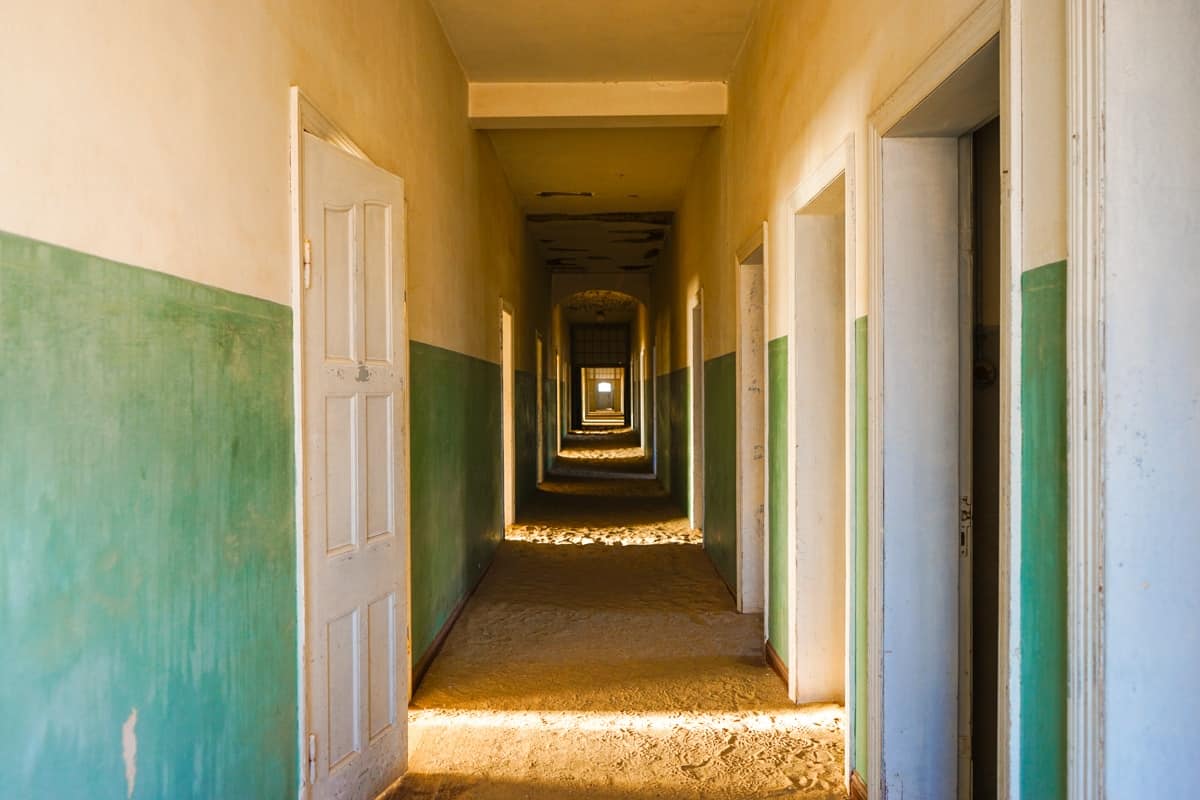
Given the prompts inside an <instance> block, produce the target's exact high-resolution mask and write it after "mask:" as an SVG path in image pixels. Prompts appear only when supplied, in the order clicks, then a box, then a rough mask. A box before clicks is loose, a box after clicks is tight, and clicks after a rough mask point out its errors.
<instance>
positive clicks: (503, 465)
mask: <svg viewBox="0 0 1200 800" xmlns="http://www.w3.org/2000/svg"><path fill="white" fill-rule="evenodd" d="M505 316H507V317H508V337H507V339H508V341H507V342H506V341H505V338H506V337H505V333H504V318H505ZM498 321H499V323H500V324H499V332H500V520H501V525H502V528H501V530H502V538H503V536H506V535H507V533H508V526H509V525H511V524H513V523H514V522H516V521H517V473H518V472H519V471H520V465H519V464H518V463H517V315H516V312H515V311H513V305H512V303H510V302H508V301H507V300H505V299H504V298H503V297H501V298H500V316H499V318H498ZM506 353H507V358H506V357H505V356H506ZM506 381H507V390H506V388H505V382H506ZM510 448H511V453H510ZM510 462H511V463H510ZM510 471H511V472H512V475H511V476H510V475H509V472H510Z"/></svg>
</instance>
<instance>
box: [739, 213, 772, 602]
mask: <svg viewBox="0 0 1200 800" xmlns="http://www.w3.org/2000/svg"><path fill="white" fill-rule="evenodd" d="M765 251H766V224H765V223H764V224H763V225H762V226H761V227H760V228H759V229H758V231H757V232H756V233H755V235H754V236H753V237H752V238H751V240H750V241H749V242H747V243H746V244H745V245H744V246H743V247H742V249H741V250H740V251H739V253H738V263H737V293H738V305H737V358H736V368H737V395H736V397H737V399H736V404H737V409H736V413H737V459H738V466H737V606H738V611H741V612H742V613H744V614H747V613H752V612H759V611H762V610H763V593H764V588H763V573H764V571H765V570H764V566H765V565H764V562H765V560H766V551H765V546H764V543H763V516H764V513H765V511H766V509H765V505H766V498H765V493H766V477H767V476H766V458H765V456H766V421H767V419H766V418H767V414H766V411H767V410H766V391H765V384H766V378H765V372H766V353H765V351H764V349H763V347H764V337H765V335H766V309H765V300H766V275H765V269H766V259H765V257H764V253H765Z"/></svg>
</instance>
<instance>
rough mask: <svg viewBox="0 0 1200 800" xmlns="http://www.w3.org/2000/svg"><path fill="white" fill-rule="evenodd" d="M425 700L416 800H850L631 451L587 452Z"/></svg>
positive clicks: (447, 652) (588, 440)
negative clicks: (784, 799)
mask: <svg viewBox="0 0 1200 800" xmlns="http://www.w3.org/2000/svg"><path fill="white" fill-rule="evenodd" d="M570 444H571V448H570V449H569V450H568V451H567V452H566V453H565V454H564V457H563V458H562V459H561V460H560V463H561V468H560V470H559V472H558V474H556V475H554V476H550V477H549V478H548V480H547V481H546V482H545V483H544V484H543V486H542V488H541V490H540V491H539V493H538V497H537V498H536V499H535V500H534V501H532V502H531V503H530V508H529V509H528V511H527V512H526V513H524V514H523V515H522V519H521V521H520V523H519V524H518V525H515V526H512V527H511V528H510V529H509V532H508V538H507V540H506V541H505V542H504V543H503V545H502V546H501V547H500V549H499V552H498V553H497V555H496V560H495V562H494V564H493V566H492V568H491V570H490V572H489V573H488V575H487V577H486V578H485V579H484V581H483V583H482V584H481V585H480V587H479V590H478V592H477V593H476V594H475V596H474V597H473V598H472V599H471V601H470V602H469V604H468V606H467V608H466V610H465V611H464V613H463V615H462V617H461V618H460V620H459V622H458V624H457V625H456V626H455V628H454V630H453V631H452V632H451V634H450V636H449V637H448V639H447V642H446V646H445V648H444V649H443V650H442V652H441V654H440V655H439V656H438V658H437V659H436V660H435V661H434V663H433V665H432V667H431V668H430V670H429V672H428V674H427V675H426V677H425V679H424V681H423V682H422V684H421V686H420V687H419V689H418V691H417V694H416V696H415V697H414V698H413V703H412V710H411V712H410V722H411V727H410V730H411V734H410V735H411V743H410V765H409V775H408V777H407V778H406V779H405V781H404V783H403V784H402V787H401V790H400V793H399V796H401V797H414V798H506V799H507V798H564V800H574V799H575V798H601V799H602V800H604V799H607V798H702V797H703V798H750V797H789V798H805V799H806V800H809V799H811V800H816V799H817V798H822V799H823V798H833V797H844V794H843V792H842V791H841V789H840V787H841V784H842V776H841V773H842V738H843V735H844V733H843V731H844V726H845V715H844V713H843V711H842V709H841V708H840V707H837V706H831V705H827V706H807V707H797V706H794V705H792V704H791V703H790V702H789V701H788V699H787V694H786V691H785V688H784V685H783V683H782V681H780V679H779V678H778V677H777V676H776V675H775V674H774V673H773V672H771V671H770V669H769V668H767V667H766V666H764V663H763V657H762V633H761V632H762V617H761V616H759V615H742V614H738V613H736V612H735V610H734V605H733V600H732V598H731V597H730V595H729V592H728V591H727V590H726V588H725V586H724V584H723V583H722V582H721V580H720V578H719V577H718V576H717V574H716V572H715V571H714V569H713V567H712V565H711V562H710V561H709V560H708V557H707V556H706V555H705V553H704V551H703V549H702V548H701V547H700V542H699V541H698V539H697V538H696V537H695V535H694V534H693V533H692V531H691V530H690V529H689V526H688V523H687V520H686V519H684V518H682V517H680V516H679V512H678V511H677V510H676V509H675V508H674V507H673V506H672V504H671V503H670V501H669V500H668V499H667V498H666V497H664V495H663V492H662V489H661V488H660V486H659V484H658V483H657V481H655V480H653V479H652V478H651V477H650V476H649V475H648V474H647V468H646V464H645V462H644V460H643V459H641V458H640V456H639V453H638V450H637V449H636V448H635V447H634V442H633V440H632V438H631V437H630V435H629V434H627V433H620V432H618V433H608V434H604V433H596V434H590V435H583V436H575V437H572V439H571V442H570Z"/></svg>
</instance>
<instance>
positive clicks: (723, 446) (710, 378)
mask: <svg viewBox="0 0 1200 800" xmlns="http://www.w3.org/2000/svg"><path fill="white" fill-rule="evenodd" d="M734 356H735V354H734V353H727V354H726V355H723V356H719V357H717V358H714V359H711V360H709V361H705V362H704V529H703V530H704V548H705V549H706V550H707V551H708V555H709V558H711V559H712V561H713V563H714V564H715V565H716V567H717V571H718V572H719V573H721V577H723V578H724V579H725V582H726V583H727V584H729V586H730V587H731V588H732V589H734V590H735V591H736V590H737V364H736V359H735V357H734Z"/></svg>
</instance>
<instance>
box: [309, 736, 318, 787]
mask: <svg viewBox="0 0 1200 800" xmlns="http://www.w3.org/2000/svg"><path fill="white" fill-rule="evenodd" d="M316 783H317V735H316V734H315V733H310V734H309V735H308V785H309V786H315V785H316Z"/></svg>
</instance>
